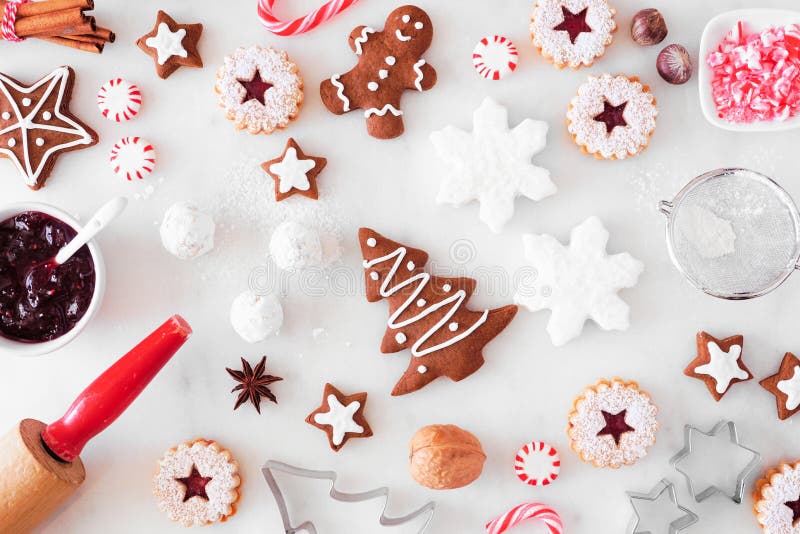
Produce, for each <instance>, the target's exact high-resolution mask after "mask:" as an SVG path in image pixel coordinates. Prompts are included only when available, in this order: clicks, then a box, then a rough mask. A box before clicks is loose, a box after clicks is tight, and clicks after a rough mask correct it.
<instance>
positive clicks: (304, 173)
mask: <svg viewBox="0 0 800 534" xmlns="http://www.w3.org/2000/svg"><path fill="white" fill-rule="evenodd" d="M327 163H328V160H327V159H325V158H320V157H317V156H308V155H306V154H305V153H304V152H303V150H302V149H301V148H300V145H298V144H297V141H295V140H294V139H292V138H289V140H288V141H287V142H286V148H284V149H283V154H281V155H280V156H278V157H277V158H275V159H271V160H269V161H265V162H264V163H262V164H261V168H262V169H264V172H265V173H267V174H268V175H270V177H271V178H272V179H273V180H274V181H275V200H276V201H278V202H280V201H281V200H283V199H285V198H288V197H290V196H292V195H294V194H298V195H303V196H304V197H308V198H311V199H314V200H316V199H317V198H319V190H318V189H317V176H318V175H319V173H320V172H322V169H324V168H325V165H327Z"/></svg>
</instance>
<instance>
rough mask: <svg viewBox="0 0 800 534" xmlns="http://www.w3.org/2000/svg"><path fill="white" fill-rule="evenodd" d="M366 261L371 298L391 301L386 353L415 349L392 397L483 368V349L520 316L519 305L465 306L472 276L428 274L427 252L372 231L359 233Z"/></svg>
mask: <svg viewBox="0 0 800 534" xmlns="http://www.w3.org/2000/svg"><path fill="white" fill-rule="evenodd" d="M358 240H359V242H360V244H361V254H362V256H363V257H364V275H365V279H366V290H367V300H368V301H369V302H377V301H379V300H383V299H386V300H388V302H389V320H388V322H387V325H386V332H385V333H384V335H383V341H382V343H381V352H383V353H384V354H391V353H395V352H400V351H402V350H410V351H411V362H410V363H409V366H408V369H407V370H406V372H405V374H403V376H402V378H400V380H399V381H398V382H397V384H396V385H395V387H394V390H393V391H392V395H405V394H407V393H411V392H413V391H417V390H418V389H421V388H423V387H425V386H427V385H428V384H430V383H431V382H433V381H434V380H435V379H436V378H438V377H440V376H446V377H448V378H449V379H451V380H453V381H455V382H458V381H460V380H463V379H465V378H467V377H468V376H470V375H471V374H472V373H474V372H475V371H477V370H478V369H480V367H481V366H482V365H483V361H484V360H483V348H484V347H485V346H486V344H487V343H489V342H490V341H491V340H492V339H494V338H495V337H496V336H497V335H498V334H499V333H500V332H502V331H503V330H504V329H505V327H506V326H508V324H509V323H510V322H511V320H512V319H514V316H515V315H516V314H517V306H513V305H511V306H503V307H502V308H496V309H493V310H488V309H485V310H481V311H473V310H470V309H467V307H466V302H467V301H468V300H469V299H470V297H472V293H473V292H474V291H475V286H476V285H477V282H476V281H475V280H474V279H472V278H462V277H442V276H433V275H431V274H429V273H427V272H425V270H424V268H425V264H426V263H427V262H428V254H427V253H426V252H425V251H423V250H420V249H416V248H411V247H407V246H405V245H402V244H400V243H398V242H396V241H392V240H391V239H388V238H386V237H384V236H382V235H381V234H379V233H378V232H376V231H374V230H371V229H369V228H361V229H360V230H359V231H358Z"/></svg>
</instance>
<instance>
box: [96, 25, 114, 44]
mask: <svg viewBox="0 0 800 534" xmlns="http://www.w3.org/2000/svg"><path fill="white" fill-rule="evenodd" d="M90 35H92V36H93V37H99V38H101V39H102V40H104V41H106V42H109V43H113V42H114V41H116V40H117V35H116V34H115V33H114V32H112V31H111V30H109V29H108V28H99V27H98V28H97V29H96V30H95V31H93V32H92V33H91V34H90Z"/></svg>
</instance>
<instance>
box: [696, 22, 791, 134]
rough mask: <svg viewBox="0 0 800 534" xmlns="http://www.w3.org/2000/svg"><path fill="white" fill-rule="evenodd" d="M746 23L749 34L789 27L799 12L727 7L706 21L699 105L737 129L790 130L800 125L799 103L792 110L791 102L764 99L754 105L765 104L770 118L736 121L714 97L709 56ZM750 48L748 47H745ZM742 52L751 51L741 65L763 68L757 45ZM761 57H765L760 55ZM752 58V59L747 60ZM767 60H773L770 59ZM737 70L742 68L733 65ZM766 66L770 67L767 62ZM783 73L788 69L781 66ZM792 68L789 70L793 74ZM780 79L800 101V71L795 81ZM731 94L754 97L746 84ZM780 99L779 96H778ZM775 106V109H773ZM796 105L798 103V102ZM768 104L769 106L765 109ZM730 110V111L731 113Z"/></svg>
mask: <svg viewBox="0 0 800 534" xmlns="http://www.w3.org/2000/svg"><path fill="white" fill-rule="evenodd" d="M740 22H741V23H743V28H744V31H745V32H746V33H747V34H748V35H749V34H753V33H761V32H763V31H764V30H767V29H769V28H771V27H786V26H791V25H793V24H800V12H798V11H789V10H782V9H739V10H736V11H728V12H725V13H722V14H720V15H717V16H716V17H714V18H713V19H711V20H710V21H709V22H708V24H706V27H705V29H704V30H703V35H702V37H701V39H700V58H699V61H698V69H697V70H698V83H699V86H700V106H701V108H702V110H703V115H705V117H706V119H708V122H710V123H711V124H713V125H714V126H717V127H719V128H722V129H724V130H730V131H734V132H776V131H781V130H791V129H793V128H797V127H800V107H795V111H793V112H792V113H790V110H791V109H792V106H788V105H782V103H780V102H779V103H772V102H769V101H770V100H771V99H763V100H761V101H759V102H757V103H754V104H753V106H752V107H753V108H754V109H758V108H759V107H763V108H764V109H765V111H763V113H764V115H765V116H769V117H770V119H768V120H763V119H762V120H754V121H753V122H736V121H732V120H729V119H728V118H727V117H726V112H724V111H721V110H720V109H719V108H718V106H717V104H716V102H715V98H714V91H713V86H712V83H713V81H714V79H715V71H714V69H713V68H712V67H711V66H709V63H708V61H707V58H708V57H709V54H711V53H712V52H716V51H718V50H719V47H720V44H722V43H723V40H725V39H726V36H727V35H728V34H729V32H731V30H734V31H737V30H735V29H737V27H738V28H741V27H740V26H739V23H740ZM745 48H747V47H745ZM742 52H748V54H745V55H742V57H741V60H742V61H743V62H744V63H747V65H746V66H742V67H741V68H742V69H745V68H747V69H749V68H751V66H752V67H754V68H755V70H756V71H757V70H759V69H762V68H764V67H762V66H761V61H759V58H758V57H757V54H758V49H757V47H751V49H750V50H745V49H742ZM723 55H724V54H720V55H718V56H717V58H716V59H717V61H718V62H721V61H723ZM760 59H763V57H762V58H760ZM748 62H749V63H748ZM767 63H770V62H769V61H767ZM732 68H733V69H734V70H740V69H739V68H736V67H735V66H732ZM766 68H769V65H767V67H766ZM779 71H780V72H781V73H784V72H785V69H779ZM790 74H791V72H788V73H786V75H787V76H788V75H790ZM734 83H736V82H734ZM780 83H784V84H786V83H788V84H789V85H788V86H787V88H788V87H791V89H792V90H793V92H796V93H797V101H798V102H799V103H800V74H798V77H797V82H795V83H794V85H792V84H791V82H790V80H785V81H781V82H780ZM771 89H772V90H776V86H775V84H773V85H772V86H771ZM732 93H734V94H733V95H732V96H733V98H734V99H737V98H738V99H748V98H754V96H753V93H752V91H749V90H747V87H746V86H744V83H743V84H742V87H739V88H737V90H736V91H732ZM778 100H779V99H778ZM773 106H774V109H773ZM796 106H797V105H796ZM766 108H770V109H769V110H766ZM729 113H730V112H727V114H729Z"/></svg>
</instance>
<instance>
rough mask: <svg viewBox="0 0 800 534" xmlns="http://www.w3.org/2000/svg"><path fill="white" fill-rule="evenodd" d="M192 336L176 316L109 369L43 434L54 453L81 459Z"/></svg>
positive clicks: (189, 329) (68, 458) (69, 460)
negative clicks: (95, 438)
mask: <svg viewBox="0 0 800 534" xmlns="http://www.w3.org/2000/svg"><path fill="white" fill-rule="evenodd" d="M191 334H192V328H191V327H190V326H189V323H187V322H186V321H185V320H184V319H183V317H181V316H180V315H174V316H172V317H171V318H170V319H168V320H167V322H165V323H164V324H163V325H161V326H160V327H159V328H158V329H157V330H156V331H155V332H153V333H152V334H150V335H149V336H147V337H146V338H145V339H144V340H143V341H142V342H141V343H139V344H138V345H136V347H134V348H133V350H131V351H130V352H129V353H128V354H126V355H125V356H123V357H122V358H120V359H119V360H118V361H117V362H116V363H115V364H114V365H112V366H111V367H109V368H108V369H107V370H106V372H105V373H103V374H102V375H100V376H99V377H97V379H96V380H95V381H94V382H92V383H91V384H90V385H89V387H88V388H86V389H85V390H84V391H83V393H81V394H80V395H79V396H78V398H77V399H75V402H73V403H72V406H70V408H69V410H67V413H65V414H64V417H62V418H61V419H59V420H58V421H55V422H54V423H51V424H50V425H48V426H47V427H46V428H45V429H44V431H42V440H43V441H44V443H45V444H46V445H47V447H48V448H49V449H50V451H51V452H52V453H53V454H55V455H56V456H57V457H58V458H60V459H61V460H63V461H65V462H71V461H72V460H74V459H75V458H77V457H78V455H79V454H80V453H81V450H83V447H84V446H85V445H86V443H87V442H88V441H89V440H90V439H92V438H93V437H94V436H96V435H97V434H99V433H100V432H102V431H103V430H105V429H106V427H108V426H109V425H110V424H111V423H113V422H114V421H115V420H116V419H117V418H118V417H119V416H120V415H122V412H124V411H125V409H126V408H127V407H128V406H130V404H131V403H132V402H133V401H134V400H135V399H136V397H138V396H139V393H141V392H142V390H143V389H144V388H145V387H146V386H147V384H148V383H149V382H150V381H151V380H152V379H153V377H154V376H156V374H158V372H159V371H160V370H161V368H162V367H164V364H166V363H167V362H168V361H169V360H170V358H172V356H173V355H174V354H175V353H176V352H177V351H178V349H180V348H181V346H183V344H184V343H185V342H186V340H187V339H188V338H189V336H190V335H191Z"/></svg>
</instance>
